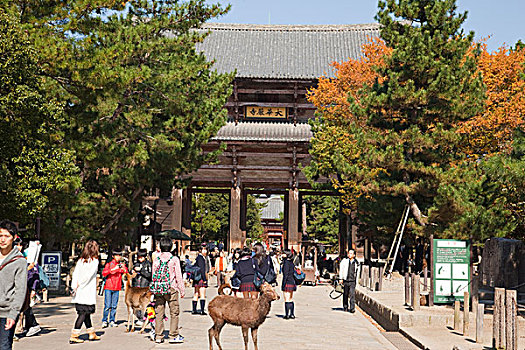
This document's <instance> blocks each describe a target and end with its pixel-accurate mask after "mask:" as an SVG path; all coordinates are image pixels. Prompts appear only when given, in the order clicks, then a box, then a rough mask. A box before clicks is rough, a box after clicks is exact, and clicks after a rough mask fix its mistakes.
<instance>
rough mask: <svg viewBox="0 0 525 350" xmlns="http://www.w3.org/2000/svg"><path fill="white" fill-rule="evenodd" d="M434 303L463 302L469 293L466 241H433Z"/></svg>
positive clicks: (468, 261)
mask: <svg viewBox="0 0 525 350" xmlns="http://www.w3.org/2000/svg"><path fill="white" fill-rule="evenodd" d="M432 254H433V255H434V256H433V261H434V266H433V269H432V271H433V276H434V303H442V304H444V303H451V302H453V301H454V300H461V301H463V295H464V293H465V292H469V293H470V284H469V281H470V268H469V267H470V244H469V242H468V241H458V240H452V239H434V251H433V252H432Z"/></svg>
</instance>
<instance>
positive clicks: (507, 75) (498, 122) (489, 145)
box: [459, 46, 525, 154]
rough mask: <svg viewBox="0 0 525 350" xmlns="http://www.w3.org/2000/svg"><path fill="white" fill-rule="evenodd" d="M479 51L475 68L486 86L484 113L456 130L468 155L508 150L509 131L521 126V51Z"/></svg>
mask: <svg viewBox="0 0 525 350" xmlns="http://www.w3.org/2000/svg"><path fill="white" fill-rule="evenodd" d="M482 48H483V51H482V53H481V56H480V58H479V62H478V68H479V70H480V72H481V73H482V75H483V82H484V83H485V85H486V87H487V92H486V95H487V100H486V108H485V112H484V113H483V114H481V115H478V116H475V117H474V118H471V119H469V120H468V121H466V122H464V123H462V125H460V127H459V131H460V132H462V133H464V134H465V135H466V136H467V146H466V151H467V153H470V154H491V153H496V152H500V151H505V150H507V149H509V147H510V146H511V141H512V132H513V130H514V129H515V128H517V127H520V126H523V125H524V124H525V79H524V77H523V73H524V71H525V48H521V49H516V50H511V49H508V48H506V47H502V48H500V49H499V50H498V51H496V52H493V53H489V52H487V50H486V46H483V47H482Z"/></svg>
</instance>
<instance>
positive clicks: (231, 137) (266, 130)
mask: <svg viewBox="0 0 525 350" xmlns="http://www.w3.org/2000/svg"><path fill="white" fill-rule="evenodd" d="M311 138H312V131H311V128H310V125H309V124H297V125H293V124H291V123H269V122H239V123H238V124H237V125H235V123H234V122H228V123H226V125H225V126H223V127H222V128H221V129H220V130H219V132H218V133H217V136H215V137H214V138H213V140H215V141H261V142H280V141H288V142H294V141H295V142H308V141H310V139H311Z"/></svg>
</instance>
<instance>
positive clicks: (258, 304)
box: [208, 282, 279, 350]
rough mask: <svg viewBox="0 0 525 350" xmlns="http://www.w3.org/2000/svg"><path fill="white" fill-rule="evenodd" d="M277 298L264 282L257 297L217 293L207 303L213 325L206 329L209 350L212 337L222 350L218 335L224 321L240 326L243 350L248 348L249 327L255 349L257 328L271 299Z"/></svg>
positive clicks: (268, 310) (269, 286)
mask: <svg viewBox="0 0 525 350" xmlns="http://www.w3.org/2000/svg"><path fill="white" fill-rule="evenodd" d="M278 299H279V295H277V293H276V292H275V291H274V290H273V288H272V286H271V285H269V284H268V283H266V282H265V283H264V284H263V285H262V286H261V295H260V296H259V298H258V299H243V298H236V297H234V296H231V295H218V296H216V297H215V298H213V300H212V301H211V302H210V304H209V305H208V313H209V315H210V317H211V318H212V320H213V326H212V327H211V328H210V329H209V330H208V338H209V341H210V350H213V340H212V338H215V342H216V343H217V346H218V347H219V350H222V347H221V344H220V342H219V337H220V334H221V330H222V327H224V325H225V324H226V323H229V324H231V325H234V326H240V327H242V335H243V338H244V349H245V350H248V328H250V329H251V331H252V339H253V345H254V346H255V350H257V349H258V348H257V330H258V329H259V326H260V325H261V324H262V323H263V322H264V320H265V319H266V315H268V313H269V312H270V307H271V304H272V301H274V300H278Z"/></svg>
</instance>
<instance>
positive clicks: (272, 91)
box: [237, 88, 307, 95]
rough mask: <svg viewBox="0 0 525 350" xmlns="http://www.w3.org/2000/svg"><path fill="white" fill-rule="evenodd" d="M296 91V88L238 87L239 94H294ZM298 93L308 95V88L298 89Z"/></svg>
mask: <svg viewBox="0 0 525 350" xmlns="http://www.w3.org/2000/svg"><path fill="white" fill-rule="evenodd" d="M294 92H295V90H294V89H264V88H260V89H248V88H238V89H237V93H239V94H289V95H293V94H294ZM297 93H298V94H300V95H306V93H307V90H306V89H298V90H297Z"/></svg>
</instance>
